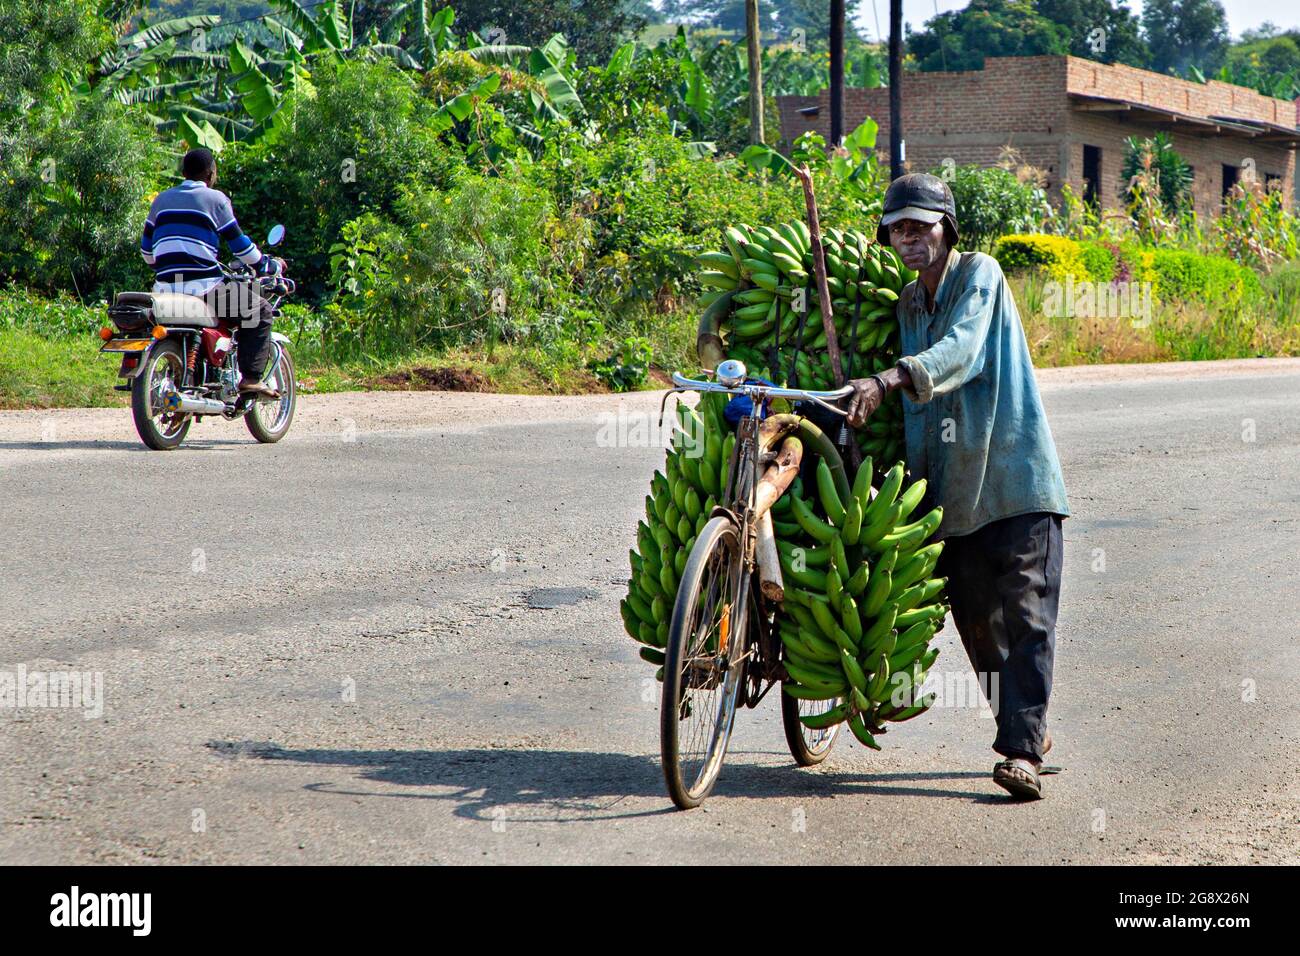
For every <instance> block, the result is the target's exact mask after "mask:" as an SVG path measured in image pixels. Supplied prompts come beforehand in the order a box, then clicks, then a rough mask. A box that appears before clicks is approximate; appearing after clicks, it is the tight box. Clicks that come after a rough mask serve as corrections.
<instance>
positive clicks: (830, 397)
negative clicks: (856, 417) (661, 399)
mask: <svg viewBox="0 0 1300 956" xmlns="http://www.w3.org/2000/svg"><path fill="white" fill-rule="evenodd" d="M673 385H674V386H675V388H674V389H673V391H695V392H723V393H725V394H727V395H748V396H749V397H750V399H751V400H754V401H756V402H761V401H763V400H764V399H767V398H792V399H796V400H798V399H804V400H807V401H812V402H816V403H817V404H818V405H821V406H822V407H823V408H826V409H828V410H830V411H832V412H834V413H835V414H837V415H847V414H848V412H847V410H845V409H842V408H836V407H835V406H834V405H831V404H830V402H837V401H839V400H840V399H843V398H848V397H849V396H850V395H852V394H853V386H852V385H843V386H841V387H840V388H837V389H834V390H833V391H829V392H810V391H808V390H806V389H802V388H782V387H781V386H779V385H763V384H761V383H757V384H750V383H746V384H743V385H734V386H733V385H722V384H720V383H718V382H703V381H700V380H698V379H693V378H687V377H686V376H685V375H682V374H681V373H680V372H674V373H673Z"/></svg>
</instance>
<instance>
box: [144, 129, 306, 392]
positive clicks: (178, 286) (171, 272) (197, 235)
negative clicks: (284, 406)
mask: <svg viewBox="0 0 1300 956" xmlns="http://www.w3.org/2000/svg"><path fill="white" fill-rule="evenodd" d="M181 174H182V175H183V176H184V177H185V178H184V180H183V181H182V182H181V183H180V184H179V185H177V186H173V187H172V188H171V189H168V190H165V191H163V192H161V193H159V194H158V195H157V196H156V197H154V201H153V204H152V205H151V206H150V207H149V216H148V218H147V219H145V223H144V234H143V235H142V236H141V238H140V254H141V255H142V256H143V257H144V261H145V262H147V263H148V264H149V265H150V266H151V267H152V268H153V270H154V279H155V281H154V286H153V291H154V292H182V293H186V294H188V295H194V296H198V297H200V298H202V299H203V300H204V301H205V302H207V304H208V308H210V309H211V310H212V312H213V314H214V315H216V316H217V318H219V319H232V318H236V317H237V318H238V320H239V328H240V332H239V336H238V339H239V343H238V347H239V371H240V374H241V380H240V383H239V391H240V392H241V393H244V394H249V395H252V396H253V397H259V396H261V397H267V398H275V397H278V396H277V393H276V392H275V390H274V389H272V388H271V387H269V386H268V385H266V384H265V383H264V382H262V376H263V374H265V372H266V364H267V361H268V360H269V358H270V354H271V320H272V317H273V316H272V308H271V305H270V303H269V302H267V301H266V300H265V299H263V298H262V297H261V296H260V295H259V294H258V286H257V283H256V282H251V281H248V280H246V279H245V280H227V279H226V278H225V276H224V275H223V274H222V271H221V266H220V263H219V262H218V260H217V252H218V250H219V248H220V244H221V240H223V239H224V240H225V242H226V245H227V246H228V247H229V248H230V251H231V253H232V254H233V255H234V256H235V257H236V258H238V259H239V260H240V261H241V262H243V263H245V264H246V265H250V266H253V267H254V268H255V269H256V271H257V274H258V275H259V276H275V275H280V274H282V273H283V271H284V262H283V260H280V259H276V258H274V257H273V256H267V255H263V254H262V251H261V250H260V249H258V248H257V246H256V244H254V242H253V240H252V239H250V238H248V236H246V235H244V233H243V231H242V230H241V229H240V228H239V223H238V222H237V221H236V220H235V212H234V209H233V208H232V207H231V205H230V198H229V197H228V196H226V194H225V193H223V192H220V191H219V190H217V189H215V188H213V187H214V186H216V183H217V161H216V158H215V157H214V156H213V155H212V153H211V151H209V150H206V149H191V150H190V151H189V152H187V153H186V154H185V157H184V159H182V160H181Z"/></svg>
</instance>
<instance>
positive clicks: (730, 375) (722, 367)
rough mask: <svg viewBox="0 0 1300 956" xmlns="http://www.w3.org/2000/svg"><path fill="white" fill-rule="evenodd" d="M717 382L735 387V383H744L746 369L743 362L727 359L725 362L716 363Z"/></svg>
mask: <svg viewBox="0 0 1300 956" xmlns="http://www.w3.org/2000/svg"><path fill="white" fill-rule="evenodd" d="M717 374H718V384H719V385H725V386H726V387H727V388H735V387H736V386H737V385H744V384H745V376H746V374H747V370H746V368H745V363H744V362H741V361H738V360H736V359H727V360H726V361H725V362H719V363H718V373H717Z"/></svg>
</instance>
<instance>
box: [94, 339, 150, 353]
mask: <svg viewBox="0 0 1300 956" xmlns="http://www.w3.org/2000/svg"><path fill="white" fill-rule="evenodd" d="M151 342H153V339H109V340H108V341H107V342H105V343H104V347H103V348H102V349H100V351H101V352H143V351H144V350H145V349H147V348H148V347H149V344H150V343H151Z"/></svg>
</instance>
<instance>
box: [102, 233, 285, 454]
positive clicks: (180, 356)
mask: <svg viewBox="0 0 1300 956" xmlns="http://www.w3.org/2000/svg"><path fill="white" fill-rule="evenodd" d="M283 240H284V226H280V225H277V226H275V227H273V228H272V229H271V231H270V233H269V235H268V236H267V240H266V244H267V246H268V247H274V246H277V245H279V244H280V243H281V242H282V241H283ZM222 273H223V275H224V276H225V278H226V279H229V280H234V281H236V282H240V283H248V284H250V285H256V286H257V290H258V294H259V295H260V296H261V297H262V298H263V299H265V300H267V301H268V302H269V303H270V305H271V308H272V312H273V315H275V316H278V315H279V314H280V312H279V305H280V303H281V302H282V301H283V300H284V297H285V296H286V295H291V294H293V292H294V291H296V289H297V286H296V284H295V283H294V281H293V280H292V279H289V278H287V277H286V276H283V275H272V276H259V275H256V274H254V272H253V270H252V269H251V268H250V267H248V266H246V265H244V264H243V263H232V264H231V265H228V266H222ZM108 315H109V318H110V319H112V321H113V325H114V326H116V329H115V330H114V329H112V328H109V327H108V326H105V327H104V328H102V329H100V331H99V336H100V338H101V339H102V340H103V341H104V345H103V347H102V348H100V352H107V353H109V354H121V356H122V365H121V368H119V369H118V373H117V374H118V376H119V377H121V378H124V379H126V382H125V383H123V384H120V385H116V386H114V388H115V389H116V390H117V391H120V392H128V391H129V392H130V393H131V416H132V418H133V419H134V420H135V430H136V432H137V433H138V434H139V435H140V440H141V441H143V442H144V443H145V445H147V446H148V447H149V448H152V449H154V450H155V451H167V450H170V449H172V448H176V447H177V446H178V445H180V443H181V442H182V441H184V440H185V436H186V434H187V433H188V432H189V430H190V425H192V424H193V423H195V422H199V421H202V420H203V418H204V417H205V416H208V415H212V416H218V415H219V416H221V417H222V418H224V419H226V420H227V421H233V420H234V419H236V418H242V419H243V420H244V423H245V424H246V425H247V426H248V430H249V432H250V433H251V434H252V436H253V437H254V438H256V439H257V440H258V441H259V442H264V443H272V442H278V441H279V440H280V439H281V438H283V437H284V436H285V435H286V434H287V433H288V431H289V425H290V424H291V423H292V422H293V413H294V410H295V408H296V407H297V403H298V383H297V379H296V376H295V374H294V365H293V356H292V355H291V354H290V351H289V345H290V342H289V338H288V336H285V335H283V334H281V333H279V332H275V331H273V332H272V333H271V358H270V361H268V362H267V367H266V372H265V373H264V374H263V376H262V381H263V382H264V383H266V384H267V385H268V386H270V387H271V389H272V390H273V391H274V392H275V393H276V396H277V397H275V398H269V397H266V396H256V397H255V396H253V395H250V394H247V393H244V394H241V393H240V391H239V382H240V378H241V375H240V372H239V366H238V362H237V361H236V356H237V350H236V344H237V342H238V335H239V319H238V317H237V316H232V317H230V318H226V317H222V316H217V315H216V314H214V312H213V311H212V309H211V308H210V307H209V305H208V303H207V301H205V300H204V299H201V298H199V297H198V296H192V295H185V294H183V293H179V292H119V293H117V295H115V296H114V298H113V304H112V305H111V306H110V307H109V309H108Z"/></svg>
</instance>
